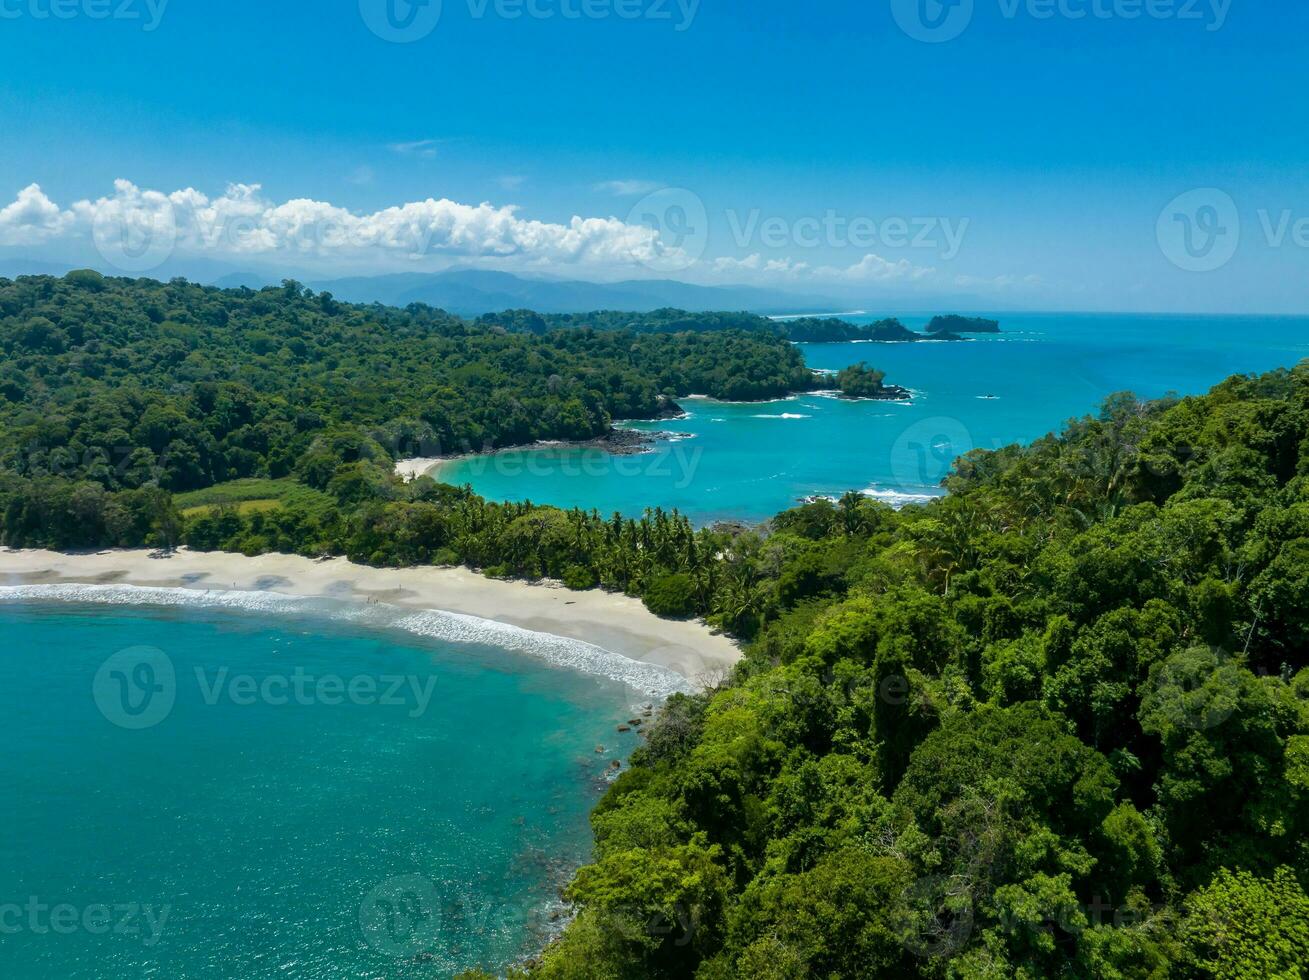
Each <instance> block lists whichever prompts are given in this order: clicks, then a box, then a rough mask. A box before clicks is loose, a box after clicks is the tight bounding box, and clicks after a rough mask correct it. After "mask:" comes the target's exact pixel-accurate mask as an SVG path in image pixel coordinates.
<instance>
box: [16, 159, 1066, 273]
mask: <svg viewBox="0 0 1309 980" xmlns="http://www.w3.org/2000/svg"><path fill="white" fill-rule="evenodd" d="M505 179H506V178H501V180H502V181H503V180H505ZM675 241H676V239H672V238H669V237H668V236H667V235H665V236H664V237H661V233H660V231H658V230H656V229H655V228H651V227H647V226H645V225H642V224H635V223H631V222H630V221H625V220H622V219H620V218H617V217H612V216H610V217H587V216H582V215H574V216H573V217H571V218H569V219H567V220H566V221H561V222H549V221H539V220H535V219H531V218H528V217H525V216H523V214H522V213H521V212H520V209H519V208H517V207H514V206H505V205H495V204H491V203H487V202H483V203H481V204H476V205H471V204H462V203H459V202H457V201H451V200H449V199H446V198H439V199H435V198H427V199H426V200H421V201H409V202H406V203H402V204H397V205H395V206H393V207H388V208H383V209H382V210H379V211H372V212H362V213H361V212H355V211H352V210H349V209H347V208H344V207H341V206H339V205H336V204H332V203H330V202H327V201H317V200H312V199H309V198H294V199H291V200H287V201H275V200H270V199H269V198H268V197H266V196H265V194H264V192H263V190H262V188H261V187H260V186H259V185H258V184H231V185H229V186H228V187H227V189H226V190H225V191H223V192H222V193H221V194H219V195H217V196H212V197H211V196H210V195H208V194H206V193H204V192H202V191H199V190H196V189H195V188H192V187H187V188H184V189H182V190H175V191H171V192H165V191H160V190H154V189H150V188H142V187H138V186H137V185H136V184H133V183H132V182H131V181H128V180H117V181H115V182H114V188H113V192H112V193H110V194H107V195H105V196H103V197H100V198H97V199H94V200H82V201H77V202H75V203H73V204H71V205H69V206H68V207H67V208H62V207H60V205H58V204H57V203H56V202H54V201H52V200H51V199H50V198H49V197H47V196H46V194H45V193H44V192H43V191H42V190H41V188H40V186H39V185H37V184H32V185H30V186H29V187H26V188H24V189H23V190H22V191H20V192H19V194H18V196H17V198H16V199H15V200H14V201H13V203H11V204H9V205H7V206H5V207H3V208H0V245H11V246H12V245H18V246H25V245H35V244H41V245H54V246H58V245H63V246H64V247H65V249H66V250H67V251H68V252H80V254H82V255H85V254H86V252H87V248H86V246H87V245H88V244H92V245H94V247H95V249H96V250H97V251H98V253H99V255H100V256H101V257H102V258H103V259H104V260H105V261H107V262H109V263H110V264H111V265H112V266H114V267H116V268H118V269H122V270H124V271H128V272H133V273H141V274H147V273H149V272H151V271H152V270H154V269H158V268H159V267H160V266H161V265H162V264H163V263H164V262H165V261H167V260H168V259H169V258H170V257H173V256H178V257H195V256H204V257H207V258H214V259H222V260H227V261H232V262H251V261H254V260H259V264H261V265H264V266H267V267H273V268H276V267H281V268H291V269H297V270H306V271H319V272H333V273H337V272H339V273H346V272H349V273H352V274H367V273H370V272H374V273H376V272H394V271H399V270H409V269H413V270H432V269H437V268H443V267H446V266H448V265H450V264H451V263H453V262H456V261H457V262H468V263H472V264H475V265H482V266H492V267H497V268H506V269H519V270H524V271H525V270H539V271H544V272H556V273H560V274H564V275H577V276H581V277H596V278H600V279H604V278H608V277H610V276H618V275H622V276H631V275H633V274H635V275H637V276H640V275H642V274H654V273H657V272H661V271H664V270H667V269H670V268H673V269H678V270H683V271H685V273H686V274H687V276H688V277H689V278H691V279H693V280H698V281H704V282H725V281H745V282H755V283H758V284H765V285H766V284H769V283H790V284H800V285H808V286H822V285H829V286H837V285H843V286H857V285H864V284H870V283H903V284H912V283H916V282H918V281H920V280H927V279H929V278H930V279H932V281H937V279H936V278H935V277H936V270H935V269H932V268H928V267H924V266H919V265H915V264H913V263H911V262H910V261H909V260H907V259H900V260H898V261H891V260H889V259H885V258H883V257H881V256H879V255H876V254H872V253H869V254H866V255H863V256H862V257H861V258H860V259H859V261H857V262H854V263H853V264H850V265H839V264H828V265H822V266H818V267H814V266H813V265H811V264H810V262H809V261H804V260H801V259H796V258H791V257H787V256H781V257H776V258H765V257H763V256H761V255H759V254H757V253H756V254H752V255H747V256H744V257H741V258H736V257H717V258H715V257H712V256H710V257H706V258H704V259H703V260H700V261H698V262H697V261H695V260H694V257H693V256H692V255H690V254H688V253H687V252H686V251H685V250H684V249H683V248H681V247H679V246H678V245H677V244H675V243H674V242H675ZM69 257H70V258H71V255H70V256H69ZM829 262H830V259H829ZM949 283H952V284H953V285H954V287H955V288H979V287H985V288H993V289H1008V288H1023V287H1029V288H1030V287H1035V286H1043V285H1044V284H1043V283H1042V282H1041V280H1040V279H1039V278H1037V277H1035V276H1027V277H1025V278H1019V277H1015V276H997V277H995V278H993V279H985V278H978V277H975V276H963V275H960V276H957V277H953V278H952V279H946V280H943V281H942V284H949Z"/></svg>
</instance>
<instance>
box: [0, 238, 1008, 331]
mask: <svg viewBox="0 0 1309 980" xmlns="http://www.w3.org/2000/svg"><path fill="white" fill-rule="evenodd" d="M15 253H17V254H15ZM75 268H93V269H96V270H98V271H99V272H102V273H104V274H105V275H107V276H126V275H130V274H129V273H125V272H123V271H122V270H119V269H114V268H112V267H111V266H108V265H107V264H106V263H104V262H103V261H75V262H72V263H70V262H68V261H61V260H58V259H48V258H33V257H31V256H30V254H29V255H24V254H22V253H21V251H19V250H17V249H14V250H10V249H4V250H0V278H6V279H14V278H17V277H18V276H33V275H52V276H62V275H64V274H65V273H66V272H68V271H69V270H71V269H75ZM140 275H141V276H143V277H145V278H149V279H158V280H161V281H165V282H166V281H167V280H169V279H171V278H173V277H181V278H184V279H189V280H190V281H191V282H195V283H200V284H202V285H207V286H218V287H219V288H222V289H236V288H240V287H242V286H245V287H248V288H250V289H262V288H263V287H265V286H277V285H280V284H281V282H282V280H283V279H296V280H298V281H300V282H302V283H304V284H305V285H307V286H310V287H311V288H313V289H314V290H316V291H319V292H329V293H331V294H332V295H333V296H335V297H336V298H337V299H340V300H343V301H345V302H350V303H382V304H385V305H387V306H400V307H403V306H408V305H409V304H410V303H426V304H428V305H429V306H436V307H440V308H441V309H443V310H447V311H448V312H450V313H454V314H457V315H459V316H466V317H476V316H481V315H482V314H484V313H501V312H504V311H505V310H519V309H527V310H534V311H535V312H537V313H542V314H552V313H592V312H595V311H598V310H623V311H625V312H630V313H649V312H651V311H652V310H658V309H665V308H673V309H679V310H685V311H687V312H688V313H705V312H717V311H729V312H748V313H758V314H762V315H765V316H771V315H779V314H791V315H797V314H809V313H848V312H850V311H851V310H856V309H870V310H871V309H874V308H875V312H877V313H879V314H891V313H896V312H908V311H915V310H916V311H933V312H934V311H935V310H939V309H965V310H984V309H988V308H991V305H992V304H989V303H987V301H986V300H985V299H984V298H983V297H980V296H969V295H964V294H957V295H952V296H936V295H927V294H924V295H912V294H903V295H901V294H896V293H891V292H887V293H885V294H882V295H876V296H874V295H872V294H871V293H870V292H866V291H863V290H859V289H856V288H854V287H851V286H849V285H845V286H842V287H835V288H833V289H832V290H831V291H828V292H825V293H806V292H792V291H790V290H788V289H769V288H765V287H760V286H742V285H737V286H701V285H697V284H695V283H688V282H678V281H676V280H673V279H629V280H625V281H622V282H586V281H583V280H577V279H549V278H536V277H528V276H520V275H515V274H513V273H510V272H498V271H493V270H487V269H450V270H447V271H445V272H431V273H427V272H401V273H393V274H390V275H378V276H349V277H343V278H338V279H325V280H324V279H317V278H316V277H315V276H314V275H313V274H311V273H305V272H304V271H302V270H297V269H293V268H285V269H270V268H259V267H252V268H245V269H243V268H241V267H239V266H235V265H231V264H229V263H225V262H221V261H218V260H213V259H207V258H203V257H179V258H175V259H171V260H169V261H168V262H166V263H165V264H164V265H163V266H161V267H159V268H158V269H154V270H151V271H149V272H145V273H141V274H140Z"/></svg>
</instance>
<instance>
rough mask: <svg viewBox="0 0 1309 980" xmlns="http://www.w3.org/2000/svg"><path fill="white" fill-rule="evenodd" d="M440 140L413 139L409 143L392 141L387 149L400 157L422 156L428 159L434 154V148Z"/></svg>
mask: <svg viewBox="0 0 1309 980" xmlns="http://www.w3.org/2000/svg"><path fill="white" fill-rule="evenodd" d="M440 142H441V141H440V140H414V141H412V142H410V143H392V144H391V145H390V146H389V147H388V149H390V151H391V152H392V153H398V154H400V155H401V156H402V157H422V158H423V159H425V160H430V159H432V158H433V157H435V156H436V148H437V146H439V145H440Z"/></svg>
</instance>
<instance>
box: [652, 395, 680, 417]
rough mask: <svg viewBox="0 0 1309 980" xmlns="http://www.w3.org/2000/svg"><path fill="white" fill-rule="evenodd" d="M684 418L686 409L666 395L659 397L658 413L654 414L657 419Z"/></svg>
mask: <svg viewBox="0 0 1309 980" xmlns="http://www.w3.org/2000/svg"><path fill="white" fill-rule="evenodd" d="M685 416H686V409H684V408H682V406H681V405H679V404H677V402H675V401H673V400H672V399H671V398H669V397H668V396H667V395H660V396H659V411H658V412H657V413H656V414H655V418H657V419H680V418H684V417H685Z"/></svg>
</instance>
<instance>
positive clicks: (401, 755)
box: [0, 602, 644, 977]
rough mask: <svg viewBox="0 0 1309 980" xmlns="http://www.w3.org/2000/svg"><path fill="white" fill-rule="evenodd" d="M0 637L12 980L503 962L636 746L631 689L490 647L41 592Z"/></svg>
mask: <svg viewBox="0 0 1309 980" xmlns="http://www.w3.org/2000/svg"><path fill="white" fill-rule="evenodd" d="M0 636H3V637H4V642H3V644H0V717H3V718H4V719H5V722H6V724H5V751H4V753H2V754H0V799H3V800H4V807H3V809H4V816H5V822H6V833H5V834H4V835H3V837H0V914H2V915H3V916H4V926H5V934H4V935H3V936H2V937H0V944H2V945H3V949H4V952H3V961H4V972H5V975H7V976H15V977H18V976H58V977H92V976H95V977H129V976H132V977H138V976H165V977H183V976H188V977H193V976H296V977H329V976H331V977H335V976H399V975H403V976H414V977H446V976H450V975H451V974H453V973H455V972H458V971H459V970H463V969H467V968H470V967H474V966H479V965H480V966H484V967H487V968H490V969H502V968H504V967H506V966H507V965H508V964H510V963H512V962H514V961H516V960H518V959H520V958H521V957H523V956H525V955H530V954H532V953H534V952H536V951H537V950H539V949H540V948H541V947H542V946H543V945H544V944H545V942H546V941H547V939H548V938H549V936H550V935H551V934H552V933H553V932H554V931H555V930H556V929H557V928H558V927H559V925H560V922H559V921H558V916H559V914H560V905H559V900H558V890H559V888H560V887H561V885H562V884H564V883H565V882H566V881H567V880H568V878H569V876H570V875H571V872H572V870H573V869H574V868H575V867H576V866H578V865H579V864H581V863H583V862H584V861H585V860H587V858H588V856H589V853H590V846H591V835H590V829H589V825H588V820H587V815H588V812H589V810H590V808H591V807H592V806H593V805H594V803H595V801H596V800H597V799H598V798H599V795H600V793H601V792H602V791H603V788H604V787H605V785H606V773H608V772H609V770H610V767H611V764H612V760H614V759H616V758H621V757H623V756H625V755H626V754H627V753H628V752H630V750H631V749H632V748H633V747H634V746H635V745H636V744H637V740H636V736H635V735H632V734H627V735H622V734H618V733H617V732H616V726H617V725H618V724H620V723H622V722H624V721H626V719H628V718H629V717H631V713H632V711H633V704H634V701H635V700H636V699H638V698H639V697H640V696H639V695H637V694H636V693H635V692H634V691H633V690H632V689H631V688H629V687H627V686H626V685H624V684H621V683H618V682H616V681H613V680H610V679H608V678H604V677H600V676H594V675H589V674H585V673H581V672H578V671H574V670H568V669H562V668H558V667H554V666H551V665H549V664H547V663H544V662H541V661H538V660H535V659H533V658H531V657H528V656H524V655H520V654H516V653H512V652H509V651H506V650H501V649H498V648H495V647H493V646H488V645H485V644H479V643H456V642H447V641H433V640H425V639H423V638H421V637H417V636H409V635H405V634H401V633H398V632H395V631H394V630H388V629H382V628H361V627H358V626H356V625H351V624H348V623H343V622H336V621H332V620H330V619H327V618H310V619H304V618H300V619H297V618H291V617H288V616H279V615H270V614H261V613H253V612H241V613H238V612H223V611H220V610H214V609H190V608H184V607H179V608H166V609H165V608H153V607H132V608H127V609H124V608H122V607H115V608H113V609H105V608H99V607H91V606H82V605H77V604H68V603H31V602H21V603H4V604H0ZM142 651H147V652H146V653H144V654H143V653H142ZM149 651H153V652H149ZM161 657H162V658H164V659H160V658H161ZM143 666H144V667H148V668H149V669H148V670H147V671H145V673H144V674H143V673H141V669H142V667H143ZM169 671H171V678H172V679H171V680H169V679H168V674H169ZM120 676H121V678H122V679H124V680H125V681H130V682H131V684H132V685H133V688H132V694H131V696H130V697H128V698H127V699H126V700H125V701H122V702H120V701H119V700H118V694H119V690H118V688H117V687H115V686H114V681H115V680H117V679H119V678H120ZM297 678H299V679H300V680H299V681H298V680H297ZM393 678H400V679H402V680H403V682H404V683H402V684H400V685H394V684H392V682H391V681H392V679H393ZM102 679H104V680H105V684H107V686H105V685H102V684H101V680H102ZM142 681H148V682H149V684H150V685H152V689H157V690H158V691H159V692H160V695H159V696H160V697H163V694H164V693H165V692H166V691H171V697H170V698H169V703H168V704H167V709H168V710H167V711H166V712H164V713H162V714H160V712H159V710H158V708H159V705H160V703H161V702H158V701H154V702H151V703H149V704H147V703H146V699H144V698H142V697H141V695H140V690H145V688H140V689H137V688H136V686H135V685H136V684H137V683H138V682H142ZM642 700H644V699H642ZM134 709H135V710H136V713H135V714H132V711H133V710H134ZM156 715H158V717H156ZM601 745H603V746H604V751H603V752H602V753H601V752H597V751H596V750H597V747H598V746H601Z"/></svg>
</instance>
